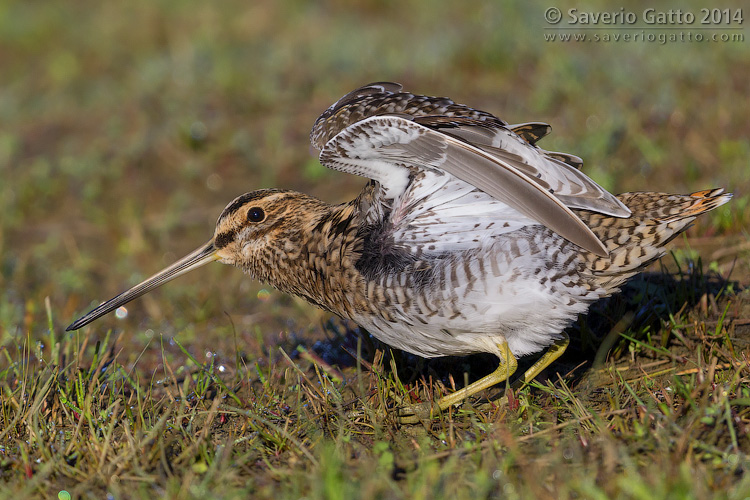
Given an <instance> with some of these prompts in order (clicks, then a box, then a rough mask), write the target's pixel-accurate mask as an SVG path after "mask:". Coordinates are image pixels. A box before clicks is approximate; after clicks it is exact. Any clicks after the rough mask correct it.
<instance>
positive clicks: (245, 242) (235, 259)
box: [66, 189, 310, 330]
mask: <svg viewBox="0 0 750 500" xmlns="http://www.w3.org/2000/svg"><path fill="white" fill-rule="evenodd" d="M304 200H310V198H309V197H305V196H304V195H301V194H300V193H296V192H294V191H281V190H277V189H262V190H259V191H253V192H251V193H247V194H243V195H242V196H239V197H237V198H236V199H235V200H234V201H232V202H231V203H230V204H229V205H227V207H226V208H225V209H224V211H223V212H222V213H221V215H220V216H219V220H218V221H217V223H216V230H215V231H214V236H213V238H211V240H210V241H208V242H207V243H206V244H205V245H203V246H201V247H200V248H198V249H196V250H195V251H193V252H191V253H190V254H188V255H186V256H185V257H183V258H182V259H180V260H178V261H177V262H175V263H174V264H172V265H170V266H168V267H166V268H165V269H163V270H161V271H159V272H158V273H156V274H154V275H153V276H151V277H150V278H147V279H145V280H144V281H142V282H141V283H139V284H137V285H135V286H134V287H133V288H131V289H129V290H126V291H125V292H123V293H121V294H120V295H118V296H117V297H114V298H112V299H110V300H108V301H106V302H104V303H102V304H101V305H99V306H98V307H96V308H95V309H93V310H92V311H91V312H89V313H88V314H86V315H84V316H82V317H81V318H79V319H78V320H76V321H74V322H73V323H72V324H71V325H70V326H68V328H67V329H66V330H77V329H79V328H81V327H83V326H85V325H87V324H89V323H91V322H92V321H94V320H96V319H98V318H100V317H102V316H104V315H105V314H107V313H109V312H111V311H114V310H115V309H117V308H118V307H120V306H122V305H125V304H127V303H128V302H130V301H131V300H133V299H136V298H138V297H140V296H141V295H143V294H145V293H148V292H150V291H151V290H153V289H155V288H157V287H159V286H161V285H163V284H164V283H166V282H168V281H171V280H173V279H174V278H176V277H178V276H180V275H183V274H185V273H187V272H188V271H192V270H193V269H197V268H198V267H201V266H203V265H205V264H208V263H209V262H214V261H219V262H222V263H224V264H231V265H234V266H237V267H241V268H243V269H245V270H246V271H248V270H250V271H252V269H253V264H254V263H255V259H256V257H257V256H259V255H263V252H262V251H261V250H263V249H267V248H269V246H270V245H269V244H270V243H272V242H277V243H280V244H282V246H284V245H290V244H293V243H294V241H293V240H294V232H293V231H291V232H290V227H293V225H294V224H295V219H298V218H299V213H300V211H304V210H305V208H306V207H305V206H304V205H305V203H304ZM295 201H296V202H297V203H295ZM282 233H284V234H283V235H282ZM256 265H257V263H256Z"/></svg>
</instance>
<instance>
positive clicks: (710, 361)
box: [0, 0, 750, 499]
mask: <svg viewBox="0 0 750 500" xmlns="http://www.w3.org/2000/svg"><path fill="white" fill-rule="evenodd" d="M572 7H575V8H578V9H579V10H584V9H585V10H592V11H597V10H598V11H601V10H606V9H608V8H609V7H607V6H606V5H605V4H604V3H602V2H597V1H588V2H586V3H585V4H576V5H573V4H571V5H569V6H566V7H565V8H562V10H563V12H565V11H566V10H567V9H568V8H572ZM702 7H704V6H703V5H700V4H697V3H694V2H689V3H688V4H687V5H685V6H683V7H682V8H683V9H687V10H691V11H693V12H695V13H698V12H699V11H700V8H702ZM728 7H731V6H728ZM546 8H547V6H546V5H542V4H538V3H526V4H519V5H510V6H508V5H506V6H501V5H500V4H497V5H495V4H494V3H489V2H488V3H486V4H484V5H480V4H476V5H471V6H470V7H467V6H466V5H464V4H459V3H449V2H432V3H429V4H427V3H426V2H423V1H419V0H409V1H407V2H399V3H398V4H396V3H393V2H385V3H383V2H371V1H360V2H356V3H348V2H338V1H336V0H331V1H328V2H319V3H315V4H312V3H305V2H296V1H292V0H286V1H283V2H256V3H252V4H248V3H247V2H239V1H235V0H230V1H228V2H223V3H221V4H200V5H199V4H189V3H179V2H169V1H162V2H156V3H155V2H145V1H140V0H136V1H133V2H130V3H129V5H128V9H124V8H122V7H119V6H117V5H115V4H112V5H109V4H106V3H104V4H102V3H96V2H89V1H83V2H76V3H75V4H74V5H73V4H70V3H68V4H64V3H62V2H59V3H58V2H45V3H34V2H15V1H8V2H5V3H1V4H0V46H2V47H3V50H0V68H2V71H0V122H1V123H3V124H4V125H5V126H3V127H2V129H0V173H2V178H3V182H0V212H1V213H2V217H1V218H0V478H2V481H0V498H5V497H11V496H20V497H22V498H26V497H28V498H34V497H37V498H50V497H54V496H55V495H58V493H59V492H62V491H67V492H68V493H69V494H70V495H71V497H72V498H93V497H96V498H101V497H107V496H109V497H111V498H151V497H154V496H162V497H167V498H206V497H207V498H240V497H241V498H246V497H248V496H252V497H254V498H292V497H293V498H301V497H305V498H309V499H312V498H452V499H461V498H593V499H598V498H626V499H641V498H644V499H645V498H649V499H650V498H696V499H698V498H700V499H703V498H729V499H735V498H736V499H743V498H746V497H748V496H750V479H748V475H747V474H746V471H747V470H748V467H750V458H749V457H750V455H749V454H750V441H749V440H748V433H749V431H750V384H749V383H748V380H749V378H748V377H749V376H750V370H748V360H747V356H748V352H749V345H750V300H749V299H750V295H748V290H747V289H746V287H747V285H748V283H750V246H749V245H748V232H747V228H748V214H750V211H749V210H748V205H749V204H750V189H749V188H750V182H749V181H748V176H747V172H748V170H747V169H748V160H747V158H748V155H749V154H750V141H749V140H748V137H750V130H748V125H747V119H746V118H747V116H749V115H750V104H748V102H749V101H748V100H747V98H746V90H745V89H746V82H747V78H748V75H750V64H749V62H748V61H750V59H748V58H747V53H748V49H747V43H748V42H747V41H744V42H739V43H671V44H665V45H661V44H653V43H651V44H650V43H645V42H644V43H630V44H626V43H572V42H571V43H563V42H555V43H549V42H545V41H544V36H543V35H544V33H547V32H549V30H545V29H544V28H547V27H549V25H547V24H546V23H545V22H544V20H543V13H544V10H545V9H546ZM629 8H631V7H629ZM643 8H645V4H644V5H643V6H640V7H638V6H633V7H632V10H633V11H634V12H640V11H641V10H642V9H643ZM742 33H744V31H742ZM375 80H396V81H400V82H402V83H404V84H405V85H407V88H408V89H410V90H414V91H415V92H423V93H428V94H439V95H449V96H451V97H453V98H455V99H456V100H458V101H460V102H465V103H468V104H471V105H475V106H477V107H480V108H482V109H486V110H488V111H493V112H496V113H497V114H498V115H499V116H500V117H502V118H503V119H505V120H508V121H511V122H523V121H530V120H543V121H547V122H549V123H551V124H552V126H553V133H552V135H551V136H550V137H548V138H545V139H544V142H543V146H544V147H545V148H548V149H550V150H561V151H569V152H572V153H575V154H577V155H579V156H581V157H583V158H584V160H585V165H584V168H585V171H586V172H587V173H588V174H590V175H592V176H593V177H594V178H595V179H596V180H597V181H598V182H600V183H601V184H603V185H604V186H605V187H607V188H608V189H610V190H612V191H615V192H623V191H629V190H644V189H648V190H664V191H674V192H690V191H697V190H700V189H706V188H711V187H715V186H723V187H726V188H727V189H729V190H731V191H733V192H734V193H735V197H734V199H733V200H732V202H731V203H730V204H728V205H725V206H724V207H721V208H720V209H719V210H716V211H715V212H712V213H711V214H709V215H707V216H705V217H702V218H701V219H699V220H698V221H696V224H695V226H694V227H693V228H691V229H690V231H689V232H688V235H687V237H686V238H683V239H680V240H679V241H677V242H676V245H675V250H674V252H673V253H672V254H671V255H668V256H667V257H665V258H664V259H663V260H662V262H661V263H660V265H657V266H654V267H652V268H651V269H650V270H649V272H648V273H647V274H645V275H644V276H642V277H640V278H638V279H636V280H634V281H633V282H631V283H630V284H629V285H628V286H627V287H626V288H625V290H624V291H623V293H622V294H621V295H618V296H616V297H613V298H610V299H608V300H606V301H602V302H600V303H598V304H596V305H595V307H593V308H592V311H591V314H590V315H589V316H587V317H584V318H581V319H580V320H579V321H578V322H577V323H576V324H575V325H574V326H573V327H571V328H570V329H569V334H570V336H571V340H572V343H571V347H570V349H569V352H567V353H566V354H565V356H564V357H563V358H561V359H560V360H559V361H558V362H557V363H555V364H554V365H553V366H552V367H551V369H549V370H547V373H546V375H545V376H544V377H542V378H540V379H539V380H537V381H536V382H535V383H534V384H532V386H530V387H526V388H524V389H523V390H522V391H520V392H519V393H518V394H514V397H513V398H512V399H511V401H510V403H509V404H499V401H498V399H497V398H498V397H499V396H501V395H502V388H497V389H494V390H491V391H488V393H487V394H485V395H484V396H485V397H486V398H489V399H490V400H491V403H490V404H483V401H482V400H472V401H470V402H468V403H467V404H466V405H464V406H463V407H461V408H459V409H455V410H451V411H449V412H447V413H446V414H444V415H442V416H440V418H437V419H435V420H434V421H431V422H429V423H425V425H417V426H399V425H398V424H397V423H396V422H395V421H394V419H393V415H392V411H388V410H392V408H393V406H394V405H395V402H396V400H397V399H401V400H405V401H417V400H421V401H424V400H429V399H430V398H433V397H438V396H439V395H440V394H441V393H443V392H445V391H450V390H452V387H454V386H458V387H460V386H461V385H463V384H464V382H465V379H469V380H474V379H476V378H477V377H480V376H482V375H484V374H486V373H488V371H490V370H491V369H492V367H493V364H494V363H495V360H494V359H492V358H491V357H489V358H488V357H483V356H474V357H469V358H448V359H437V360H431V361H424V360H421V359H419V358H416V357H412V356H408V355H405V354H403V353H399V352H391V351H390V350H389V349H387V347H385V346H383V345H380V344H377V343H375V342H373V341H372V339H370V338H369V337H367V336H364V337H361V336H359V335H358V333H357V332H356V331H355V329H354V325H351V324H346V323H343V322H341V321H339V320H336V319H332V318H330V316H329V315H327V314H325V313H322V312H320V311H318V310H316V309H314V308H312V307H310V306H308V305H306V304H304V303H302V302H301V301H299V300H297V299H293V298H290V297H286V296H284V295H282V294H280V293H278V292H275V291H273V290H271V289H268V288H266V287H264V286H263V285H262V284H258V283H253V282H252V281H250V280H248V279H247V278H246V277H244V276H242V275H241V273H239V272H238V271H236V270H233V269H229V268H226V267H225V266H219V265H216V266H209V267H208V268H205V269H201V270H200V271H196V272H195V273H194V274H193V275H187V276H185V277H182V278H180V280H179V281H175V282H174V283H172V284H170V285H168V286H166V287H165V288H163V289H161V290H158V291H156V292H154V293H152V294H149V295H147V296H145V297H143V298H142V299H139V301H137V302H134V303H132V304H131V305H129V306H128V311H127V314H125V315H124V316H125V317H123V318H116V317H114V315H112V316H111V317H107V318H102V319H101V320H100V321H98V322H96V323H94V324H93V325H92V326H90V327H87V328H85V329H84V330H82V331H79V332H73V333H69V332H64V327H65V326H66V325H67V324H68V323H69V322H70V321H71V320H72V319H73V318H74V317H75V316H76V315H77V314H79V313H81V312H84V311H85V310H87V309H88V308H89V306H90V305H92V304H93V303H94V302H97V301H99V300H101V299H104V298H108V297H110V296H112V295H114V294H115V293H117V292H119V291H120V290H122V289H124V288H126V287H128V286H129V285H132V284H133V283H135V282H137V281H139V280H140V279H141V278H143V277H145V276H147V275H149V274H151V273H152V272H153V271H155V270H157V269H160V268H161V267H163V266H164V265H166V264H169V263H170V262H171V261H172V260H174V258H176V257H179V256H181V255H183V254H185V253H187V252H188V251H190V250H191V249H193V248H195V247H197V246H198V245H199V244H201V243H203V242H204V241H206V240H207V239H208V238H209V236H210V233H211V231H212V230H213V224H214V221H215V218H216V216H217V215H218V214H219V213H220V211H221V210H222V208H223V207H224V205H225V204H226V203H227V202H228V201H230V200H231V199H233V198H234V197H235V196H237V195H238V194H241V193H242V192H245V191H249V190H252V189H256V188H260V187H272V186H278V187H287V188H293V189H298V190H300V191H305V192H309V193H311V194H314V195H317V196H319V197H321V198H323V199H326V200H328V201H341V200H344V199H350V198H351V197H353V196H355V195H356V193H357V191H358V189H359V188H360V187H361V185H362V183H363V181H362V179H359V178H355V177H352V176H343V175H341V174H338V173H336V172H332V171H328V170H326V169H324V168H323V167H321V166H320V165H318V164H317V161H316V160H315V159H314V158H311V157H310V156H309V154H308V149H309V147H308V142H307V133H308V130H309V127H310V125H311V124H312V122H313V121H314V119H315V118H316V117H317V115H318V114H319V113H320V112H321V111H322V110H323V109H325V108H326V107H327V106H328V105H330V104H331V103H332V102H333V101H334V100H335V99H337V98H338V97H340V96H341V95H343V94H344V93H345V92H347V91H349V90H351V89H352V88H354V87H356V86H358V85H361V84H363V83H367V82H369V81H375ZM525 362H529V361H528V360H525ZM521 369H523V366H522V367H521ZM63 497H64V494H63V496H59V498H63Z"/></svg>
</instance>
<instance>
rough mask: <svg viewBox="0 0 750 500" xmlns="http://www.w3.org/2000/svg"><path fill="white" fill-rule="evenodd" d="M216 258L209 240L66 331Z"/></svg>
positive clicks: (78, 320)
mask: <svg viewBox="0 0 750 500" xmlns="http://www.w3.org/2000/svg"><path fill="white" fill-rule="evenodd" d="M216 260H219V257H218V256H217V255H216V247H214V243H213V241H209V242H208V243H206V244H205V245H203V246H202V247H201V248H199V249H198V250H196V251H194V252H193V253H191V254H189V255H186V256H185V257H183V258H182V259H180V260H178V261H177V262H175V263H174V264H172V265H171V266H169V267H167V268H166V269H163V270H161V271H159V272H158V273H156V274H154V275H153V276H151V277H150V278H148V279H146V280H144V281H143V282H141V283H139V284H137V285H135V286H134V287H133V288H131V289H130V290H127V291H125V292H122V293H121V294H120V295H118V296H117V297H115V298H113V299H109V300H108V301H107V302H104V303H103V304H101V305H100V306H99V307H97V308H96V309H94V310H93V311H91V312H90V313H88V314H86V315H84V316H82V317H81V318H79V319H77V320H76V321H74V322H73V323H72V324H71V325H70V326H69V327H67V328H66V329H65V331H71V330H78V329H79V328H81V327H84V326H86V325H88V324H89V323H91V322H92V321H94V320H96V319H98V318H101V317H102V316H104V315H105V314H107V313H110V312H112V311H114V310H115V309H117V308H118V307H120V306H122V305H124V304H127V303H128V302H130V301H131V300H133V299H137V298H138V297H140V296H141V295H143V294H144V293H148V292H150V291H151V290H153V289H154V288H158V287H160V286H161V285H163V284H164V283H166V282H167V281H171V280H173V279H175V278H176V277H177V276H180V275H182V274H185V273H186V272H188V271H192V270H193V269H196V268H198V267H201V266H203V265H205V264H208V263H209V262H214V261H216Z"/></svg>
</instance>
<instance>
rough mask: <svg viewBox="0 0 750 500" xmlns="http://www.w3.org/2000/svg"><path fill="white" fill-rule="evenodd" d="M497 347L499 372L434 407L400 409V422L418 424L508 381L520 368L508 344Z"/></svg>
mask: <svg viewBox="0 0 750 500" xmlns="http://www.w3.org/2000/svg"><path fill="white" fill-rule="evenodd" d="M497 346H498V353H497V355H498V358H500V364H499V366H498V367H497V370H495V371H494V372H492V373H490V374H489V375H487V376H486V377H483V378H481V379H479V380H477V381H476V382H474V383H472V384H469V385H467V386H466V387H464V388H463V389H459V390H457V391H456V392H454V393H453V394H449V395H447V396H444V397H442V398H440V399H439V400H438V401H436V402H435V403H434V405H430V404H429V403H425V404H422V405H410V406H406V407H403V408H400V409H399V413H398V420H399V422H401V423H404V424H410V423H417V422H419V421H420V420H421V419H423V418H428V417H430V415H431V414H432V413H437V412H441V411H444V410H447V409H448V408H450V407H451V406H454V405H457V404H460V403H461V402H463V401H464V400H465V399H466V398H468V397H469V396H472V395H474V394H476V393H478V392H479V391H483V390H485V389H487V388H489V387H492V386H493V385H496V384H499V383H500V382H505V381H506V380H508V378H509V377H510V376H511V375H513V372H515V371H516V368H518V361H516V358H515V356H513V353H511V352H510V349H509V348H508V343H507V342H505V341H503V342H501V343H498V345H497ZM558 356H559V355H558ZM553 360H554V358H553ZM550 362H551V361H550ZM527 373H528V372H527Z"/></svg>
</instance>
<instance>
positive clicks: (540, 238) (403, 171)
mask: <svg viewBox="0 0 750 500" xmlns="http://www.w3.org/2000/svg"><path fill="white" fill-rule="evenodd" d="M550 130H551V128H550V126H549V125H548V124H546V123H541V122H528V123H521V124H517V125H511V124H509V123H507V122H505V121H503V120H501V119H500V118H497V117H496V116H494V115H493V114H491V113H488V112H485V111H481V110H477V109H474V108H471V107H469V106H466V105H463V104H459V103H456V102H454V101H453V100H451V99H449V98H446V97H431V96H426V95H419V94H413V93H410V92H407V91H405V90H404V89H403V87H402V86H401V85H400V84H397V83H392V82H376V83H371V84H368V85H364V86H362V87H360V88H358V89H356V90H353V91H352V92H349V93H348V94H346V95H345V96H343V97H342V98H340V99H339V100H338V101H336V102H335V103H334V104H332V105H331V106H330V107H329V108H328V109H327V110H325V111H324V112H323V113H322V114H321V115H320V117H319V118H318V119H317V120H316V121H315V123H314V125H313V128H312V131H311V133H310V140H311V143H312V145H313V146H314V147H315V148H316V149H317V150H318V151H319V152H320V153H319V160H320V162H321V164H322V165H324V166H326V167H328V168H331V169H334V170H338V171H341V172H345V173H349V174H355V175H358V176H362V177H365V178H367V179H369V181H368V182H367V183H366V184H365V186H364V187H363V189H362V191H361V192H360V193H359V195H358V196H357V197H356V198H354V199H353V200H351V201H348V202H345V203H340V204H329V203H327V202H325V201H322V200H320V199H317V198H315V197H312V196H309V195H306V194H302V193H299V192H296V191H290V190H282V189H259V190H256V191H252V192H249V193H246V194H243V195H241V196H238V197H237V198H236V199H234V200H233V201H232V202H231V203H229V204H228V205H227V206H226V208H225V209H224V210H223V211H222V213H221V215H220V216H219V218H218V221H217V223H216V228H215V230H214V234H213V237H212V238H211V239H210V240H209V241H208V242H207V243H206V244H204V245H203V246H201V247H199V248H198V249H197V250H195V251H194V252H192V253H190V254H188V255H187V256H185V257H184V258H182V259H180V260H178V261H177V262H175V263H174V264H172V265H170V266H169V267H167V268H165V269H163V270H162V271H159V272H158V273H156V274H154V275H153V276H151V277H150V278H147V279H146V280H144V281H143V282H142V283H140V284H138V285H136V286H134V287H132V288H130V289H129V290H127V291H125V292H123V293H122V294H120V295H118V296H116V297H114V298H112V299H110V300H108V301H106V302H104V303H102V304H101V305H99V306H98V307H96V308H94V309H93V310H92V311H91V312H89V313H87V314H85V315H84V316H82V317H81V318H80V319H78V320H76V321H75V322H73V323H72V324H71V325H70V326H68V327H67V330H68V331H70V330H77V329H80V328H82V327H83V326H85V325H87V324H89V323H91V322H92V321H94V320H96V319H97V318H99V317H101V316H103V315H104V314H107V313H109V312H111V311H113V310H115V309H117V308H118V307H120V306H122V305H123V304H125V303H127V302H130V301H131V300H133V299H135V298H137V297H139V296H141V295H143V294H145V293H147V292H149V291H151V290H153V289H154V288H156V287H158V286H161V285H163V284H164V283H166V282H168V281H170V280H172V279H174V278H176V277H178V276H180V275H182V274H184V273H187V272H189V271H192V270H194V269H196V268H198V267H200V266H203V265H205V264H207V263H209V262H215V261H219V262H221V263H224V264H228V265H232V266H236V267H238V268H240V269H242V270H243V271H244V272H245V273H246V274H248V275H249V276H250V277H251V278H253V279H255V280H258V281H261V282H264V283H267V284H270V285H272V286H273V287H275V288H277V289H278V290H280V291H282V292H285V293H288V294H292V295H296V296H299V297H302V298H304V299H305V300H307V301H308V302H310V303H312V304H314V305H316V306H318V307H320V308H322V309H325V310H328V311H330V312H332V313H334V314H337V315H339V316H341V317H343V318H346V319H348V320H351V321H353V322H354V323H356V324H357V325H359V326H360V327H362V328H363V329H364V330H366V331H367V332H369V333H370V334H372V335H373V336H374V337H376V338H377V339H379V340H380V341H382V342H384V343H385V344H387V345H389V346H391V347H393V348H397V349H401V350H404V351H407V352H409V353H412V354H416V355H418V356H422V357H424V358H434V357H440V356H464V355H470V354H475V353H491V354H494V355H495V356H497V358H498V367H497V368H496V369H495V370H494V371H493V372H492V373H490V374H489V375H487V376H485V377H483V378H481V379H479V380H477V381H475V382H473V383H471V384H468V385H467V386H466V387H464V388H462V389H459V390H456V391H455V392H453V393H451V394H448V395H447V396H443V397H442V398H440V399H439V400H438V401H436V402H434V403H432V404H431V403H424V404H423V405H412V406H405V407H404V408H401V409H400V410H399V411H400V413H399V417H400V418H401V420H402V421H403V422H414V421H418V420H420V419H423V418H425V417H429V416H434V415H436V414H438V413H439V412H442V411H445V410H447V409H448V408H450V407H452V406H455V405H459V404H461V403H462V402H463V401H464V400H466V398H468V397H470V396H473V395H475V394H477V393H479V392H480V391H483V390H485V389H487V388H490V387H492V386H494V385H496V384H499V383H501V382H506V381H507V380H508V379H509V377H510V376H511V375H512V374H513V373H514V371H515V370H516V368H517V364H518V363H517V358H520V357H523V356H527V355H531V354H535V353H539V352H541V351H544V350H545V349H546V352H545V353H544V354H543V355H542V356H541V357H540V358H539V360H538V361H536V362H535V363H534V364H533V365H532V366H531V367H530V368H529V369H528V370H527V371H526V372H525V373H524V374H523V375H522V376H521V377H520V378H519V379H518V380H517V381H516V382H515V384H519V383H520V384H526V383H528V382H529V381H531V380H533V379H534V378H535V377H536V376H537V375H538V374H539V373H541V371H542V370H544V369H545V368H546V367H547V366H549V365H550V364H551V363H553V362H554V361H555V360H556V359H557V358H559V356H561V355H562V354H563V353H564V351H565V348H566V347H567V345H568V337H567V335H566V334H565V333H564V330H565V328H566V327H568V326H569V325H571V324H572V323H573V322H574V321H576V319H577V318H578V317H579V315H581V314H585V313H586V312H587V310H588V309H589V307H590V306H591V304H593V303H594V302H596V301H597V300H599V299H601V298H603V297H607V296H609V295H612V294H613V293H616V292H618V291H619V290H620V287H621V286H622V285H623V283H625V282H626V281H627V280H628V279H629V278H630V277H632V276H633V275H635V274H637V273H638V272H640V271H642V270H643V269H644V268H645V267H646V266H648V265H649V264H650V263H652V262H654V261H655V260H657V259H659V258H660V257H661V256H662V255H663V254H664V253H665V245H666V244H667V243H669V242H670V241H671V240H672V239H674V238H675V237H676V236H677V235H678V234H680V233H681V232H682V231H684V230H685V229H686V228H687V227H688V226H689V225H690V224H691V223H692V222H693V221H694V220H695V219H696V217H697V216H699V215H701V214H703V213H705V212H707V211H709V210H712V209H714V208H716V207H718V206H720V205H723V204H724V203H727V202H728V201H729V200H730V198H731V196H732V195H731V193H725V192H724V190H723V189H709V190H704V191H698V192H694V193H691V194H686V195H680V194H666V193H660V192H634V193H623V194H620V195H617V196H615V195H613V194H611V193H609V192H608V191H607V190H605V189H604V188H603V187H601V186H600V185H599V184H597V183H596V182H594V181H593V180H592V179H591V178H589V177H588V176H586V175H585V174H584V173H583V172H582V170H581V167H582V165H583V161H582V160H581V158H579V157H577V156H575V155H572V154H566V153H558V152H552V151H546V150H544V149H542V148H540V147H539V146H538V145H537V143H538V141H539V140H540V139H542V138H543V137H544V136H546V135H547V134H548V133H549V132H550ZM506 383H507V382H506Z"/></svg>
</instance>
